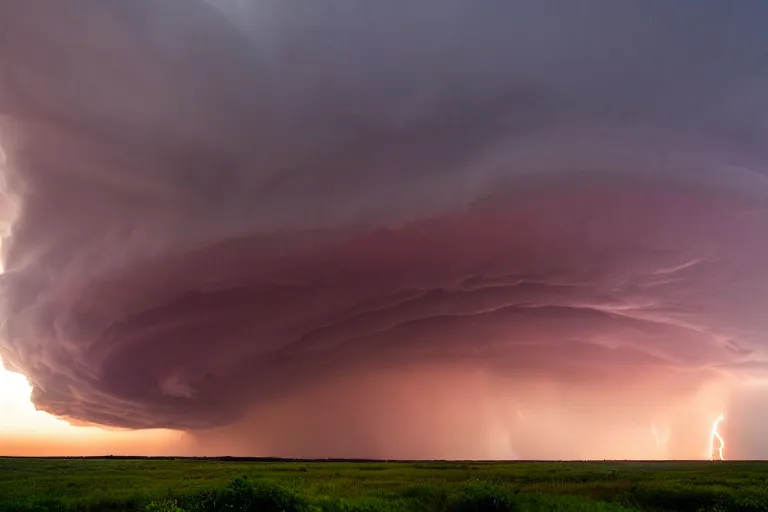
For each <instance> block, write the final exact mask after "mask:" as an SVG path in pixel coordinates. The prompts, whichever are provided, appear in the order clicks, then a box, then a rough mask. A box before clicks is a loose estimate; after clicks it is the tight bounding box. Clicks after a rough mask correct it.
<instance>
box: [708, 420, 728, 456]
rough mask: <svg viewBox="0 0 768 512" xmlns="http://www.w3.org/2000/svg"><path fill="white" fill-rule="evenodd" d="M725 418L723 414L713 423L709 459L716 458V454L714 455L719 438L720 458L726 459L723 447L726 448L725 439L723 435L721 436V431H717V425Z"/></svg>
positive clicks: (718, 450) (718, 451)
mask: <svg viewBox="0 0 768 512" xmlns="http://www.w3.org/2000/svg"><path fill="white" fill-rule="evenodd" d="M724 419H725V418H724V417H723V415H722V414H721V415H720V416H718V418H717V419H716V420H715V422H714V423H713V424H712V431H711V432H710V434H709V460H715V456H714V452H715V439H717V441H718V442H719V443H720V446H719V447H718V449H717V453H718V456H719V457H720V460H725V459H724V458H723V448H725V441H724V440H723V438H722V436H720V433H719V432H718V431H717V427H718V426H719V425H720V422H721V421H723V420H724Z"/></svg>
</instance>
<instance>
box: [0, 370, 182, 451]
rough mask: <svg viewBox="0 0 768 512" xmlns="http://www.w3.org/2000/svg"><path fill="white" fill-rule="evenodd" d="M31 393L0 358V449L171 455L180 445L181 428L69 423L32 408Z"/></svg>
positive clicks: (17, 375) (178, 449)
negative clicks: (118, 427) (143, 428)
mask: <svg viewBox="0 0 768 512" xmlns="http://www.w3.org/2000/svg"><path fill="white" fill-rule="evenodd" d="M31 393H32V387H31V386H30V385H29V383H28V382H27V379H26V378H25V377H24V376H23V375H20V374H18V373H12V372H9V371H7V370H6V369H5V368H4V367H3V366H2V361H0V455H6V456H81V455H82V456H96V455H172V454H179V453H183V451H184V442H183V437H184V436H183V434H182V433H180V432H173V431H169V430H147V431H126V430H115V429H104V428H99V427H95V426H73V425H71V424H69V423H68V422H66V421H64V420H61V419H58V418H56V417H54V416H52V415H50V414H48V413H46V412H42V411H38V410H36V409H35V406H34V405H33V404H32V402H31V400H30V394H31Z"/></svg>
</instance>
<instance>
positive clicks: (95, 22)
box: [0, 0, 768, 428]
mask: <svg viewBox="0 0 768 512" xmlns="http://www.w3.org/2000/svg"><path fill="white" fill-rule="evenodd" d="M766 21H768V10H767V9H766V5H765V4H764V2H740V3H733V4H729V3H726V2H714V1H713V2H675V3H669V2H653V1H650V2H649V1H643V2H616V1H611V2H609V1H599V0H593V1H590V2H580V3H574V2H540V1H537V2H533V1H531V2H509V3H501V2H486V3H478V2H464V1H447V2H408V3H405V2H403V3H395V4H393V3H391V2H390V3H374V2H364V3H363V2H341V1H339V2H330V1H324V2H312V3H306V2H301V3H299V2H295V3H294V2H282V1H281V2H269V1H264V2H257V1H254V2H245V1H244V2H235V1H231V2H226V1H224V0H221V1H210V2H201V1H192V0H184V1H181V0H163V1H160V0H134V1H132V2H126V1H119V0H99V1H95V0H93V1H89V0H80V1H77V2H74V3H68V4H67V5H64V4H63V3H62V2H59V1H56V0H46V1H43V0H38V1H34V2H33V1H28V0H11V1H7V2H4V3H3V5H2V6H0V62H2V64H1V65H0V115H1V116H2V117H0V123H1V124H0V130H1V131H0V137H2V138H1V139H0V145H2V148H3V149H4V152H5V155H6V162H5V164H4V166H5V169H4V173H5V181H4V184H5V193H6V195H7V197H8V201H10V203H9V204H10V205H11V206H10V207H9V208H8V209H9V211H11V210H12V211H14V212H15V219H14V221H13V225H12V229H11V234H10V235H9V236H8V237H7V238H6V239H5V240H4V243H3V252H4V255H5V268H6V273H5V274H4V275H3V282H2V289H3V311H4V324H3V337H2V341H1V343H2V344H1V345H0V349H1V352H2V357H3V361H4V362H5V363H6V364H7V365H8V366H9V367H11V368H13V369H17V370H19V371H22V372H23V373H25V374H26V375H27V376H28V377H29V378H30V380H31V382H32V383H33V384H34V386H35V392H34V400H35V402H36V404H37V405H38V406H39V407H41V408H43V409H45V410H48V411H51V412H53V413H55V414H59V415H63V416H68V417H72V418H75V419H78V420H86V421H93V422H96V423H102V424H107V425H118V426H128V427H152V426H169V427H179V428H198V427H211V426H220V425H225V424H229V423H232V422H234V421H236V420H237V419H238V418H240V417H241V416H242V415H243V414H244V413H245V412H246V411H248V410H251V409H252V408H256V409H257V410H258V408H259V407H266V406H267V405H271V404H274V403H279V402H280V400H281V399H282V397H284V396H288V395H290V394H292V393H301V392H302V390H308V389H311V388H312V387H314V386H316V385H318V384H319V383H322V382H325V381H326V380H327V379H330V378H337V377H339V376H340V375H345V374H349V375H352V374H356V373H360V372H362V373H369V374H374V373H376V372H386V371H392V370H394V371H405V370H406V369H408V368H413V367H419V366H423V365H442V366H445V367H446V368H450V367H454V366H461V367H468V368H473V369H477V368H482V369H485V370H487V371H489V372H492V373H494V374H498V375H501V376H505V377H509V378H511V379H512V380H514V381H516V382H518V383H520V382H524V381H525V380H526V379H544V380H552V381H558V382H566V383H574V384H579V383H585V382H587V383H594V382H601V383H610V384H612V385H615V386H617V387H621V386H622V385H624V384H628V383H633V382H636V381H637V380H643V379H649V378H653V376H654V375H657V374H665V375H667V374H669V375H672V374H675V375H676V374H677V373H680V372H682V373H685V374H686V375H691V376H692V377H691V378H692V379H694V380H697V379H704V378H706V377H707V376H711V375H712V374H714V373H716V372H730V373H734V374H742V369H744V368H748V369H749V370H750V371H751V372H753V371H755V370H760V371H762V368H763V365H764V364H766V362H768V354H766V352H765V349H766V346H765V334H766V332H768V319H767V317H765V315H764V308H765V305H766V304H768V263H766V262H768V239H766V238H765V236H764V234H765V233H766V230H767V229H768V181H766V177H765V175H764V171H765V164H766V155H765V150H764V148H765V147H766V143H767V142H768V114H767V112H768V99H767V98H766V94H765V92H764V91H765V90H768V89H766V87H765V86H768V83H767V82H768V41H767V40H766V37H765V36H764V35H763V32H764V30H763V28H764V26H765V22H766ZM519 393H520V394H525V389H524V388H522V387H521V388H520V391H519Z"/></svg>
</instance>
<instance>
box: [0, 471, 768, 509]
mask: <svg viewBox="0 0 768 512" xmlns="http://www.w3.org/2000/svg"><path fill="white" fill-rule="evenodd" d="M125 510H134V511H141V512H224V511H227V512H356V511H360V512H364V511H365V512H378V511H400V510H403V511H408V510H413V511H424V512H431V511H441V512H483V511H521V512H524V511H569V510H573V511H606V512H607V511H617V512H618V511H629V510H639V511H679V512H707V511H711V512H715V511H717V512H730V511H743V512H753V511H755V512H756V511H766V512H768V463H763V462H725V463H708V462H298V461H297V462H286V461H270V462H266V461H227V460H200V459H177V460H163V459H116V458H115V459H109V458H107V459H13V458H0V512H33V511H34V512H74V511H77V512H101V511H125Z"/></svg>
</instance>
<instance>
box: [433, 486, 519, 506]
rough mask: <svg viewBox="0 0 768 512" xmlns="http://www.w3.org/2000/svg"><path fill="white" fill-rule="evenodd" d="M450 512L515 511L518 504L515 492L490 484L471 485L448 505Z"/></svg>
mask: <svg viewBox="0 0 768 512" xmlns="http://www.w3.org/2000/svg"><path fill="white" fill-rule="evenodd" d="M448 510H449V511H450V512H515V511H517V510H520V505H519V504H518V502H517V499H516V498H515V494H514V493H513V492H512V491H510V490H508V489H505V488H502V487H497V486H491V485H471V486H467V487H465V488H464V489H463V492H461V493H460V494H459V496H458V497H456V498H455V499H454V500H453V502H452V503H451V504H450V505H449V507H448Z"/></svg>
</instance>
